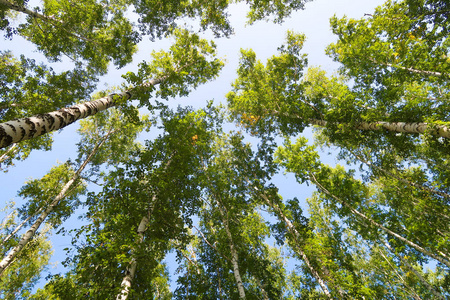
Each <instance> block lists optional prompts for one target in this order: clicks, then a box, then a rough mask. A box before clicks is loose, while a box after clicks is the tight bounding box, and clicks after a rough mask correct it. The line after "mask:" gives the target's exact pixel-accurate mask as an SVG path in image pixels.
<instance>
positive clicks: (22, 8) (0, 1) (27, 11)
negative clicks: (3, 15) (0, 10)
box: [0, 0, 54, 21]
mask: <svg viewBox="0 0 450 300" xmlns="http://www.w3.org/2000/svg"><path fill="white" fill-rule="evenodd" d="M0 5H3V6H5V7H6V8H8V9H10V10H14V11H17V12H21V13H24V14H26V15H29V16H30V17H33V18H37V19H41V20H44V21H54V20H53V19H52V18H51V17H48V16H45V15H42V14H40V13H38V12H36V11H33V10H30V9H28V8H26V7H25V6H22V5H18V4H15V3H11V2H9V1H7V0H0Z"/></svg>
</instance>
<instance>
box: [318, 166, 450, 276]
mask: <svg viewBox="0 0 450 300" xmlns="http://www.w3.org/2000/svg"><path fill="white" fill-rule="evenodd" d="M310 175H311V180H312V181H313V182H314V183H315V184H316V185H317V186H318V187H319V189H320V190H322V191H323V192H324V193H326V194H327V195H329V196H331V197H332V198H334V199H335V200H336V201H338V202H339V203H341V204H342V205H344V206H345V207H347V208H348V209H350V211H351V212H352V213H353V214H354V215H356V216H358V217H360V218H362V219H364V220H366V221H367V222H369V223H370V224H372V225H373V226H375V227H377V228H379V229H381V230H382V231H384V232H385V233H387V234H389V235H391V236H394V237H396V238H397V239H399V240H401V241H402V242H404V243H406V244H407V245H409V246H410V247H413V248H414V249H416V250H417V251H419V252H421V253H423V254H425V255H427V256H429V257H432V258H434V259H436V260H437V261H439V262H441V263H443V264H444V265H446V266H447V267H449V268H450V262H449V261H448V260H446V259H444V258H442V257H439V256H437V255H435V254H433V253H431V252H430V251H428V250H426V249H424V248H423V247H421V246H419V245H417V244H415V243H413V242H411V241H410V240H408V239H406V238H404V237H402V236H401V235H399V234H397V233H395V232H393V231H392V230H390V229H388V228H386V227H384V226H383V225H381V224H379V223H377V222H375V221H374V220H373V219H371V218H369V217H368V216H366V215H365V214H363V213H361V212H359V211H357V210H356V209H354V208H353V207H352V206H351V205H350V204H348V203H347V202H346V201H344V200H342V199H340V198H338V197H336V196H335V195H333V194H332V193H331V192H329V191H328V190H327V189H326V188H324V187H323V186H322V185H321V184H320V183H319V182H318V181H317V179H316V177H315V176H314V174H312V173H310Z"/></svg>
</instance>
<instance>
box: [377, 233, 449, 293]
mask: <svg viewBox="0 0 450 300" xmlns="http://www.w3.org/2000/svg"><path fill="white" fill-rule="evenodd" d="M383 244H384V245H385V246H386V248H388V249H389V251H391V252H392V253H393V254H395V251H394V249H392V247H391V245H389V244H388V243H386V242H383ZM395 255H396V256H397V257H398V258H400V261H401V262H402V263H403V264H404V265H405V266H406V267H407V268H408V269H409V270H410V271H411V272H413V273H414V274H415V275H416V276H417V278H419V280H420V282H422V284H423V285H425V286H426V287H427V289H428V290H429V291H430V292H431V293H432V294H433V295H434V296H435V297H436V299H441V300H445V298H444V296H443V295H442V294H441V293H439V292H438V291H436V290H435V289H434V288H433V286H432V285H431V284H429V283H428V281H426V280H425V278H423V276H422V275H420V273H419V272H417V270H416V269H414V268H413V266H411V264H410V263H409V262H408V261H407V260H406V259H404V258H403V257H401V255H397V254H395Z"/></svg>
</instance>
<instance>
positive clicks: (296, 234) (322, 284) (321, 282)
mask: <svg viewBox="0 0 450 300" xmlns="http://www.w3.org/2000/svg"><path fill="white" fill-rule="evenodd" d="M254 189H255V190H256V191H257V192H258V194H259V195H260V196H261V197H262V198H263V199H264V200H265V201H266V203H267V205H268V206H269V207H271V208H272V209H273V210H274V211H275V212H276V213H277V214H278V216H279V217H280V218H281V219H282V220H283V221H284V223H285V224H286V227H287V228H288V230H289V232H290V233H291V234H292V236H294V238H295V240H296V245H297V247H296V251H298V254H300V256H301V257H302V260H303V261H304V262H305V264H306V266H307V267H308V269H309V271H310V272H311V274H312V275H313V277H314V278H315V279H316V280H317V282H318V283H319V285H320V287H321V288H322V290H323V292H324V293H325V295H326V296H327V297H328V299H333V297H331V293H330V291H329V290H328V287H327V285H326V284H325V281H324V280H323V279H322V278H321V277H320V274H319V272H318V271H317V270H316V269H314V267H313V265H312V264H311V262H310V261H309V258H308V256H307V255H306V253H305V252H304V251H303V249H302V248H301V247H300V241H301V239H302V238H301V235H300V233H299V232H298V231H297V229H296V228H295V226H294V225H293V224H292V222H291V221H290V220H289V219H288V218H287V217H286V215H285V214H284V213H283V211H282V210H281V209H280V207H279V206H278V205H274V204H273V203H272V202H271V201H270V200H269V198H267V196H266V195H265V194H264V193H262V192H260V190H259V189H258V188H257V187H254Z"/></svg>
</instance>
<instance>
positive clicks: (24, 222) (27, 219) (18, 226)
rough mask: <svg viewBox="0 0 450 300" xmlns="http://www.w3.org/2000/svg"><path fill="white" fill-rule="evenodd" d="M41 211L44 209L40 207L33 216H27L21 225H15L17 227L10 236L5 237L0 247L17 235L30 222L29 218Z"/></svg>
mask: <svg viewBox="0 0 450 300" xmlns="http://www.w3.org/2000/svg"><path fill="white" fill-rule="evenodd" d="M43 210H44V207H41V208H40V209H39V210H38V211H37V212H36V213H35V214H33V215H31V216H29V217H28V218H26V219H25V220H23V222H22V223H20V224H19V225H17V227H16V228H15V229H14V230H13V231H12V232H11V233H10V234H8V236H7V237H5V238H4V239H3V241H2V243H1V244H0V245H2V244H4V243H6V242H7V241H8V240H9V239H10V238H11V237H12V236H14V235H15V234H16V233H17V231H19V230H20V229H21V228H22V227H23V226H24V225H25V224H26V223H27V222H28V221H30V220H31V218H33V217H34V216H35V215H37V214H39V213H40V212H41V211H43Z"/></svg>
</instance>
